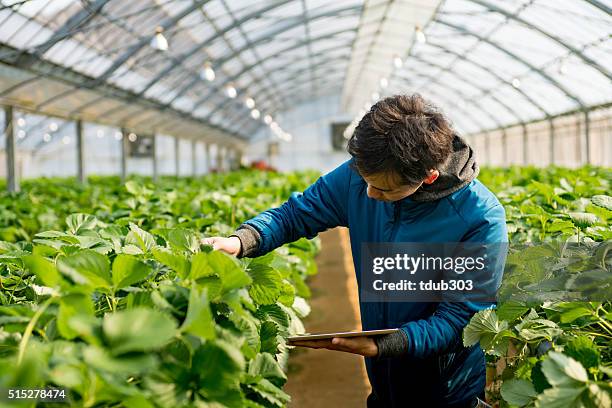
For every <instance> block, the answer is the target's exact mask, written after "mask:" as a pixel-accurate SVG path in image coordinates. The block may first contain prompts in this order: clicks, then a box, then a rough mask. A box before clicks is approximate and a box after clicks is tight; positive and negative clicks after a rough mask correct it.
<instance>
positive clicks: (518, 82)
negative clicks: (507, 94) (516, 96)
mask: <svg viewBox="0 0 612 408" xmlns="http://www.w3.org/2000/svg"><path fill="white" fill-rule="evenodd" d="M512 86H513V87H515V88H516V89H518V88H520V87H521V80H520V79H518V78H514V79H513V80H512Z"/></svg>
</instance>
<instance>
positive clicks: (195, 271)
mask: <svg viewBox="0 0 612 408" xmlns="http://www.w3.org/2000/svg"><path fill="white" fill-rule="evenodd" d="M214 274H215V271H214V270H213V269H212V267H211V266H210V265H209V263H208V255H207V254H206V253H202V252H199V253H197V254H195V255H194V256H192V257H191V271H190V273H189V277H190V278H191V279H193V280H197V279H199V278H204V277H208V276H212V275H214Z"/></svg>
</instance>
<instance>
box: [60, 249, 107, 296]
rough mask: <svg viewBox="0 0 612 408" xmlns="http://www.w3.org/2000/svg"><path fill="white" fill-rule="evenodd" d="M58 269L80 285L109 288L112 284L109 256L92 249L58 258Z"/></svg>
mask: <svg viewBox="0 0 612 408" xmlns="http://www.w3.org/2000/svg"><path fill="white" fill-rule="evenodd" d="M57 270H58V271H59V272H61V273H62V274H63V275H65V276H67V277H69V278H70V279H72V281H73V282H75V283H76V284H78V285H84V286H89V287H91V288H108V287H110V285H111V274H110V265H109V262H108V258H107V257H106V256H104V255H102V254H99V253H98V252H95V251H92V250H91V249H83V250H80V251H78V252H76V253H74V254H73V255H69V256H61V257H59V258H58V259H57Z"/></svg>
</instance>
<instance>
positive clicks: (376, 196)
mask: <svg viewBox="0 0 612 408" xmlns="http://www.w3.org/2000/svg"><path fill="white" fill-rule="evenodd" d="M367 194H368V197H370V198H373V199H374V200H378V199H380V197H381V193H380V191H378V190H375V189H373V188H372V187H370V186H368V190H367Z"/></svg>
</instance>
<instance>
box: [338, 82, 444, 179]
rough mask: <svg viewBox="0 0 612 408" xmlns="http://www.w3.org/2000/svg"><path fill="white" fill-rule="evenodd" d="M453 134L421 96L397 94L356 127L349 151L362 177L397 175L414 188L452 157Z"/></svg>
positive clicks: (377, 104) (380, 103)
mask: <svg viewBox="0 0 612 408" xmlns="http://www.w3.org/2000/svg"><path fill="white" fill-rule="evenodd" d="M453 138H454V131H453V129H452V127H451V124H450V123H449V121H448V120H447V119H446V118H445V117H444V115H443V114H442V113H441V112H440V110H439V109H438V108H437V107H436V106H434V105H433V104H431V103H429V102H427V101H425V100H424V99H423V98H422V97H421V95H419V94H414V95H395V96H390V97H388V98H385V99H382V100H380V101H378V102H377V103H376V104H375V105H374V106H372V108H370V111H369V112H368V113H366V114H365V115H364V117H363V118H362V119H361V121H360V122H359V125H357V128H356V129H355V132H354V133H353V136H352V137H351V138H350V140H349V142H348V146H347V150H348V152H349V153H350V155H351V156H353V158H354V166H355V167H356V169H357V171H359V173H360V174H361V175H362V176H363V175H365V176H371V175H374V174H380V173H391V172H393V173H395V174H397V175H398V176H400V177H401V181H402V182H403V183H404V184H408V185H414V184H418V183H420V182H421V181H423V179H424V178H426V177H427V176H428V175H429V170H430V169H436V168H437V167H439V166H440V165H441V164H442V163H443V162H444V161H445V160H446V159H447V158H448V156H449V155H450V153H451V150H452V145H453Z"/></svg>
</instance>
